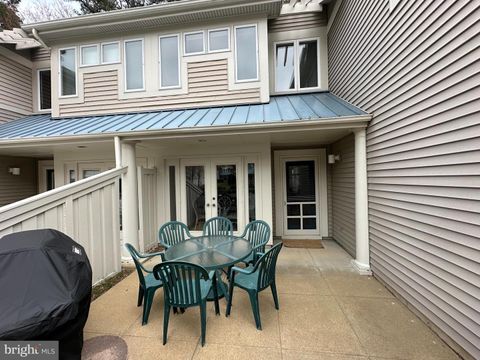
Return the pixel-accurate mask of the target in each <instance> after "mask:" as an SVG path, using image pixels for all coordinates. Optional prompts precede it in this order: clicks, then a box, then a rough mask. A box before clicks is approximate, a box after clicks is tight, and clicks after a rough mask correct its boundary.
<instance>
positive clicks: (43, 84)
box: [38, 69, 52, 110]
mask: <svg viewBox="0 0 480 360" xmlns="http://www.w3.org/2000/svg"><path fill="white" fill-rule="evenodd" d="M51 88H52V86H51V76H50V69H45V70H38V109H39V110H50V109H51V108H52V105H51V104H52V94H51V92H50V91H51Z"/></svg>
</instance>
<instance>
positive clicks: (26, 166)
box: [0, 156, 37, 206]
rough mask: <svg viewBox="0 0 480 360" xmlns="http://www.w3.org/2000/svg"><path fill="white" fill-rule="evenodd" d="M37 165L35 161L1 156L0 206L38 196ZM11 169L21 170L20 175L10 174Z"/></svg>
mask: <svg viewBox="0 0 480 360" xmlns="http://www.w3.org/2000/svg"><path fill="white" fill-rule="evenodd" d="M36 165H37V164H36V161H35V160H34V159H29V158H19V157H10V156H0V189H1V191H0V206H4V205H7V204H10V203H13V202H15V201H19V200H22V199H25V198H27V197H30V196H33V195H35V194H37V171H36ZM11 167H18V168H20V175H15V176H14V175H12V174H10V173H9V172H8V169H9V168H11Z"/></svg>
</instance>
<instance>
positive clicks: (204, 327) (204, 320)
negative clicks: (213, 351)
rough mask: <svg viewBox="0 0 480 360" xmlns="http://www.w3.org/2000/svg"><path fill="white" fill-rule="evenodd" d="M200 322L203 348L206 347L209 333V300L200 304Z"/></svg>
mask: <svg viewBox="0 0 480 360" xmlns="http://www.w3.org/2000/svg"><path fill="white" fill-rule="evenodd" d="M200 322H201V329H202V346H203V345H205V333H206V332H207V300H206V299H205V300H204V301H202V302H201V303H200Z"/></svg>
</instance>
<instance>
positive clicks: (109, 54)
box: [102, 43, 120, 63]
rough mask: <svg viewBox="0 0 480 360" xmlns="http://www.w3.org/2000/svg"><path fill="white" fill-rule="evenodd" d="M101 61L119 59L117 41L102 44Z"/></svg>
mask: <svg viewBox="0 0 480 360" xmlns="http://www.w3.org/2000/svg"><path fill="white" fill-rule="evenodd" d="M102 52H103V53H102V62H103V63H115V62H119V61H120V51H118V43H115V44H105V45H102Z"/></svg>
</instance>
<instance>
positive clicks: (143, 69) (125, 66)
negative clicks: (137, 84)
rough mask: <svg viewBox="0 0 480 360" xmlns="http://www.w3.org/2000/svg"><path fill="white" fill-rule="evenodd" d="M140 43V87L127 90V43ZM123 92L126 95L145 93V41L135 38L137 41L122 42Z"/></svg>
mask: <svg viewBox="0 0 480 360" xmlns="http://www.w3.org/2000/svg"><path fill="white" fill-rule="evenodd" d="M135 41H141V43H142V87H141V88H138V89H127V46H126V44H127V43H130V42H135ZM123 59H124V61H123V82H124V86H123V91H124V92H126V93H130V92H137V91H145V39H144V38H137V39H128V40H125V41H124V42H123Z"/></svg>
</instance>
